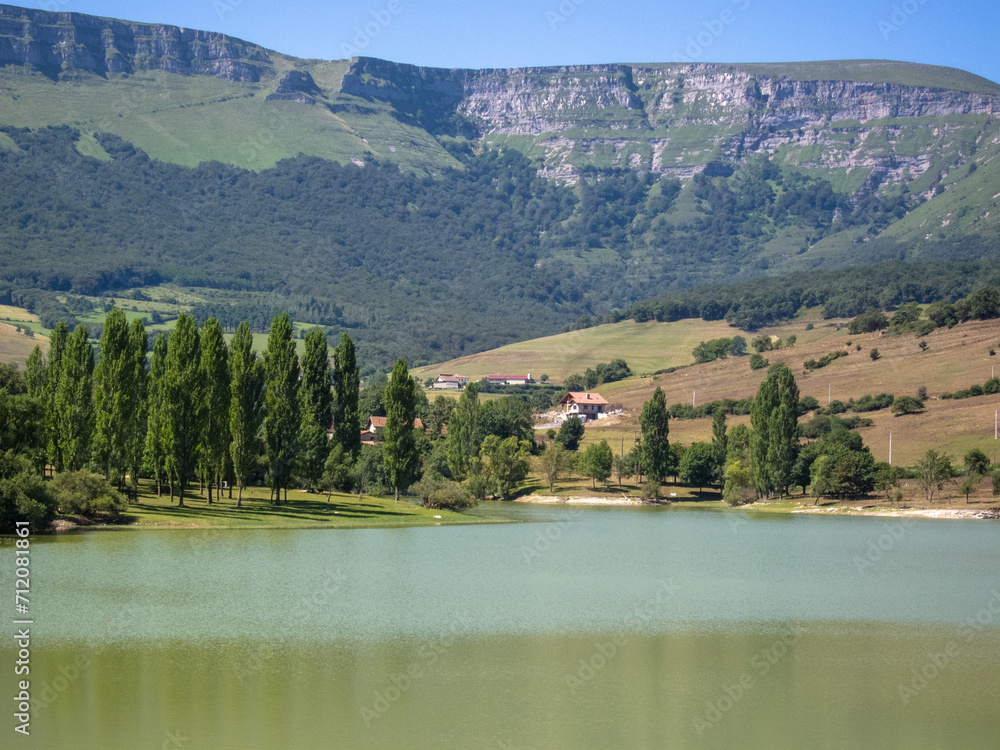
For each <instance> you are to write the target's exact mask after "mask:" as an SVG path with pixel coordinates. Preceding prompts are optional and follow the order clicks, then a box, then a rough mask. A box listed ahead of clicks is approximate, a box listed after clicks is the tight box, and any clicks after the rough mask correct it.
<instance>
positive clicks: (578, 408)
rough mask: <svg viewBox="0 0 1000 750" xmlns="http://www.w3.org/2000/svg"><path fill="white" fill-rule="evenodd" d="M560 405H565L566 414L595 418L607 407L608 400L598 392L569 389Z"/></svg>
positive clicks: (582, 417) (560, 400)
mask: <svg viewBox="0 0 1000 750" xmlns="http://www.w3.org/2000/svg"><path fill="white" fill-rule="evenodd" d="M559 403H560V405H562V406H563V407H565V409H564V410H565V412H566V416H567V417H570V416H578V417H580V418H581V419H597V418H598V416H599V415H601V414H604V410H605V409H607V408H608V402H607V400H606V399H605V398H604V396H602V395H601V394H600V393H587V392H585V391H570V392H569V393H567V394H566V395H565V396H563V397H562V398H561V399H559Z"/></svg>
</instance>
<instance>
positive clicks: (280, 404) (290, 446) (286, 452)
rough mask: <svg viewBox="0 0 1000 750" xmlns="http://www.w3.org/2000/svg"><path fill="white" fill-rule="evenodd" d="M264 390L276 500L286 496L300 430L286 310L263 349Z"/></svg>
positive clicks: (295, 363)
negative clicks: (283, 491)
mask: <svg viewBox="0 0 1000 750" xmlns="http://www.w3.org/2000/svg"><path fill="white" fill-rule="evenodd" d="M264 374H265V378H266V383H267V385H266V391H265V396H264V406H265V417H264V437H265V442H266V446H267V459H268V469H267V476H268V483H269V484H270V485H271V487H272V488H273V489H274V500H275V503H277V504H280V503H281V490H282V489H284V490H285V499H286V500H287V499H288V482H289V479H290V478H291V475H292V470H293V469H294V467H295V452H296V445H295V442H296V441H295V439H296V437H297V435H298V430H299V358H298V357H297V356H296V354H295V342H294V341H293V340H292V324H291V321H289V319H288V314H287V313H281V315H278V316H277V317H275V318H274V320H273V321H272V322H271V333H270V334H269V335H268V337H267V350H266V351H265V352H264Z"/></svg>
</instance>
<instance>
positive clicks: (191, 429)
mask: <svg viewBox="0 0 1000 750" xmlns="http://www.w3.org/2000/svg"><path fill="white" fill-rule="evenodd" d="M162 407H163V411H162V419H163V452H164V455H165V457H166V466H167V471H168V472H169V473H170V475H171V480H172V483H173V484H174V485H176V487H177V497H178V502H177V505H178V507H181V508H183V507H184V491H185V490H186V489H187V483H188V481H189V480H190V479H191V476H192V475H193V474H194V471H195V469H196V468H197V466H198V459H199V457H200V453H201V451H200V449H201V440H202V436H203V434H204V413H205V396H204V376H203V373H202V370H201V337H200V336H199V335H198V326H197V324H196V323H195V320H194V318H193V317H191V316H190V315H188V314H186V313H181V315H180V317H178V318H177V325H176V326H175V327H174V330H173V332H172V333H171V334H170V339H169V340H168V341H167V358H166V370H165V372H164V377H163V405H162Z"/></svg>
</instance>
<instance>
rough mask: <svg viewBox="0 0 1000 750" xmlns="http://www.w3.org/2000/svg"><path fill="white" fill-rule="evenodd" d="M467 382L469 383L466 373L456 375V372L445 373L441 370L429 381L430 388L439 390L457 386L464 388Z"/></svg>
mask: <svg viewBox="0 0 1000 750" xmlns="http://www.w3.org/2000/svg"><path fill="white" fill-rule="evenodd" d="M468 384H469V376H468V375H458V374H452V375H446V374H445V373H443V372H442V373H441V374H440V375H438V376H437V380H435V381H434V382H433V383H431V388H437V389H439V390H449V389H451V390H454V389H457V388H464V387H465V386H467V385H468Z"/></svg>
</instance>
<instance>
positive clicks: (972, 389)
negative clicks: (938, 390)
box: [941, 378, 1000, 399]
mask: <svg viewBox="0 0 1000 750" xmlns="http://www.w3.org/2000/svg"><path fill="white" fill-rule="evenodd" d="M995 393H1000V378H990V379H989V380H987V381H986V382H985V383H983V384H982V385H979V384H978V383H976V384H975V385H972V386H969V387H968V388H962V389H961V390H957V391H954V392H950V393H942V394H941V398H944V399H962V398H973V397H975V396H986V395H991V394H995Z"/></svg>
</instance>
